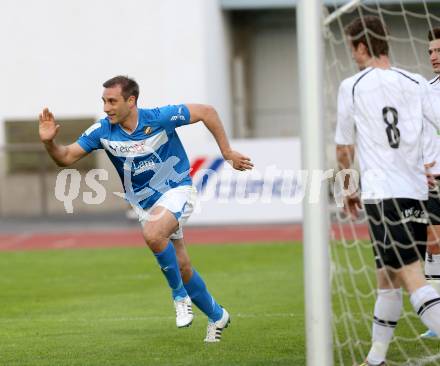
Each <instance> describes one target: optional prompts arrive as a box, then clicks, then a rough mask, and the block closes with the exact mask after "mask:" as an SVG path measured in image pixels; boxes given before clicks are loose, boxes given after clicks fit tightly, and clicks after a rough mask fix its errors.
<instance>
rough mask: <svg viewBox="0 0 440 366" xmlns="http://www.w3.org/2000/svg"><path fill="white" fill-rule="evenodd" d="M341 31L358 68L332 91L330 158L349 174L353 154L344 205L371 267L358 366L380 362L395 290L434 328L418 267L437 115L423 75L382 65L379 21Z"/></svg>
mask: <svg viewBox="0 0 440 366" xmlns="http://www.w3.org/2000/svg"><path fill="white" fill-rule="evenodd" d="M346 34H347V36H348V38H349V41H350V43H351V48H352V55H353V58H354V60H355V62H356V63H357V65H358V66H359V69H360V70H361V71H360V72H359V73H357V74H355V75H354V76H352V77H350V78H347V79H345V80H344V81H343V82H342V83H341V85H340V88H339V94H338V121H337V127H336V136H335V142H336V144H337V148H336V149H337V159H338V163H339V166H340V168H341V169H349V168H350V167H351V164H352V162H353V159H354V152H355V149H356V151H357V152H358V157H359V165H360V177H361V183H362V193H361V197H358V196H357V195H352V196H349V197H346V199H345V202H344V203H345V209H346V211H347V212H349V213H350V214H351V215H353V216H356V215H357V211H358V209H359V208H360V207H361V205H362V204H363V205H364V207H365V210H366V213H367V215H368V221H369V229H370V237H371V241H372V246H373V252H374V256H375V261H376V268H377V282H378V284H377V285H378V291H377V299H376V304H375V308H374V321H373V331H372V346H371V349H370V351H369V353H368V356H367V359H366V360H365V362H364V363H363V364H362V365H385V359H386V353H387V350H388V346H389V343H390V341H391V339H392V336H393V333H394V329H395V327H396V325H397V321H398V320H399V318H400V314H401V311H402V289H401V286H403V287H404V288H405V289H406V290H407V291H408V293H409V294H410V296H411V303H412V305H413V307H414V310H415V311H416V312H417V314H418V315H419V316H420V317H421V319H422V321H423V322H424V323H425V324H426V325H428V326H429V327H430V328H431V329H434V330H435V331H437V332H438V331H440V297H439V295H438V294H437V292H436V291H435V290H434V288H432V287H431V286H430V285H428V284H427V282H426V280H425V276H424V274H423V272H422V270H421V266H420V258H421V257H422V256H423V255H424V249H425V248H426V227H427V218H426V217H425V213H424V207H423V206H424V202H425V201H426V200H427V198H428V184H427V181H426V176H425V169H424V157H423V148H424V142H423V141H424V140H423V133H424V129H425V127H424V126H425V124H426V123H427V122H431V123H434V124H437V125H438V123H439V121H440V120H439V118H440V113H438V112H436V111H435V110H434V108H435V107H434V106H433V105H432V103H431V99H430V98H429V93H428V90H429V86H428V83H427V81H426V80H425V79H424V78H423V77H421V76H420V75H417V74H412V73H410V72H407V71H405V70H402V69H398V68H395V67H392V65H391V64H390V61H389V58H388V50H389V47H388V42H387V31H386V28H385V26H384V24H383V23H382V21H381V20H380V18H378V17H374V16H367V17H364V18H363V19H361V18H358V19H355V20H354V21H353V22H352V23H350V24H349V25H348V26H347V28H346ZM432 138H434V136H432ZM346 183H347V181H346Z"/></svg>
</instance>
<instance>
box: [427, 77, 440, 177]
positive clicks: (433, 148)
mask: <svg viewBox="0 0 440 366" xmlns="http://www.w3.org/2000/svg"><path fill="white" fill-rule="evenodd" d="M429 85H430V89H431V90H430V93H431V94H432V96H433V98H434V99H435V101H437V103H438V104H440V76H436V77H435V78H434V79H432V80H431V81H430V82H429ZM433 102H434V101H433ZM425 132H426V135H425V145H426V147H425V148H424V150H425V152H426V153H425V159H424V160H425V163H432V162H435V164H434V166H433V167H432V168H430V172H431V173H432V174H434V175H440V135H439V134H440V131H439V130H438V129H437V128H436V127H435V126H434V125H433V124H431V123H428V124H427V128H426V130H425ZM432 134H433V135H435V138H434V139H431V135H432Z"/></svg>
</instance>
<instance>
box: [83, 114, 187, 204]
mask: <svg viewBox="0 0 440 366" xmlns="http://www.w3.org/2000/svg"><path fill="white" fill-rule="evenodd" d="M189 122H190V114H189V110H188V108H187V107H186V106H185V105H170V106H166V107H161V108H155V109H138V125H137V127H136V129H135V130H134V131H133V132H132V133H128V132H126V131H125V130H124V129H123V128H122V127H121V126H120V125H119V124H111V123H110V121H109V119H108V118H104V119H101V120H100V121H98V122H96V123H95V124H94V125H92V126H91V127H89V128H88V129H87V131H85V132H84V133H83V134H82V135H81V137H80V138H79V139H78V141H77V142H78V144H79V145H80V146H81V147H82V148H83V149H84V150H85V151H87V152H91V151H93V150H96V149H104V150H105V152H106V153H107V155H108V157H109V158H110V160H111V162H112V163H113V165H114V166H115V168H116V170H117V172H118V175H119V177H120V178H121V180H122V184H123V186H124V191H125V195H126V198H127V200H128V201H129V202H130V203H131V204H135V205H137V206H140V207H142V208H144V209H146V208H149V207H151V206H152V205H153V204H154V203H155V202H156V201H157V200H158V199H159V198H160V197H161V196H162V195H163V194H164V193H165V192H166V191H168V190H170V189H171V188H175V187H178V186H182V185H191V184H192V182H191V178H190V176H189V171H190V164H189V161H188V157H187V156H186V153H185V150H184V148H183V145H182V143H181V142H180V139H179V136H178V135H177V132H176V130H175V129H176V127H179V126H183V125H186V124H188V123H189Z"/></svg>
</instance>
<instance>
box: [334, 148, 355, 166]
mask: <svg viewBox="0 0 440 366" xmlns="http://www.w3.org/2000/svg"><path fill="white" fill-rule="evenodd" d="M336 159H337V161H338V168H339V169H340V170H342V169H350V167H351V165H352V164H353V161H354V145H336Z"/></svg>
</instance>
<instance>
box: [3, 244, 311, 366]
mask: <svg viewBox="0 0 440 366" xmlns="http://www.w3.org/2000/svg"><path fill="white" fill-rule="evenodd" d="M189 252H190V255H191V259H192V262H193V265H194V266H195V267H196V268H197V269H198V270H199V272H200V273H201V274H202V275H203V277H204V278H205V280H206V282H207V284H208V287H209V289H210V290H211V293H212V294H213V295H214V296H215V297H216V298H217V299H218V301H219V302H220V304H222V305H224V306H225V307H227V309H228V310H229V311H230V313H231V316H232V323H231V325H230V327H229V328H228V329H227V330H225V332H224V334H223V340H222V342H221V343H219V344H204V342H203V338H204V336H205V331H206V323H207V320H206V318H205V316H204V315H203V314H202V313H200V312H199V311H198V310H195V319H194V322H193V325H192V326H191V327H190V328H187V329H177V328H176V326H175V319H174V308H173V305H172V302H171V297H170V293H169V291H168V289H167V286H166V282H165V279H164V278H163V277H162V274H161V272H160V270H159V268H158V266H157V265H156V263H155V260H154V258H153V256H152V255H151V254H150V253H149V252H148V251H147V249H142V248H124V249H105V250H103V249H86V250H84V249H75V250H52V251H27V252H3V253H0V269H1V272H0V273H1V277H0V299H1V300H0V365H7V366H13V365H26V366H29V365H32V366H33V365H38V366H40V365H41V366H42V365H48V366H49V365H50V366H54V365H56V366H62V365H78V366H80V365H81V366H85V365H93V366H95V365H96V366H104V365H130V366H136V365H194V366H195V365H225V366H226V365H227V366H230V365H240V366H241V365H243V366H244V365H302V364H304V359H305V356H304V320H303V294H302V292H303V278H302V267H301V263H302V254H301V246H300V245H292V244H272V245H261V244H260V245H210V246H190V247H189Z"/></svg>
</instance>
